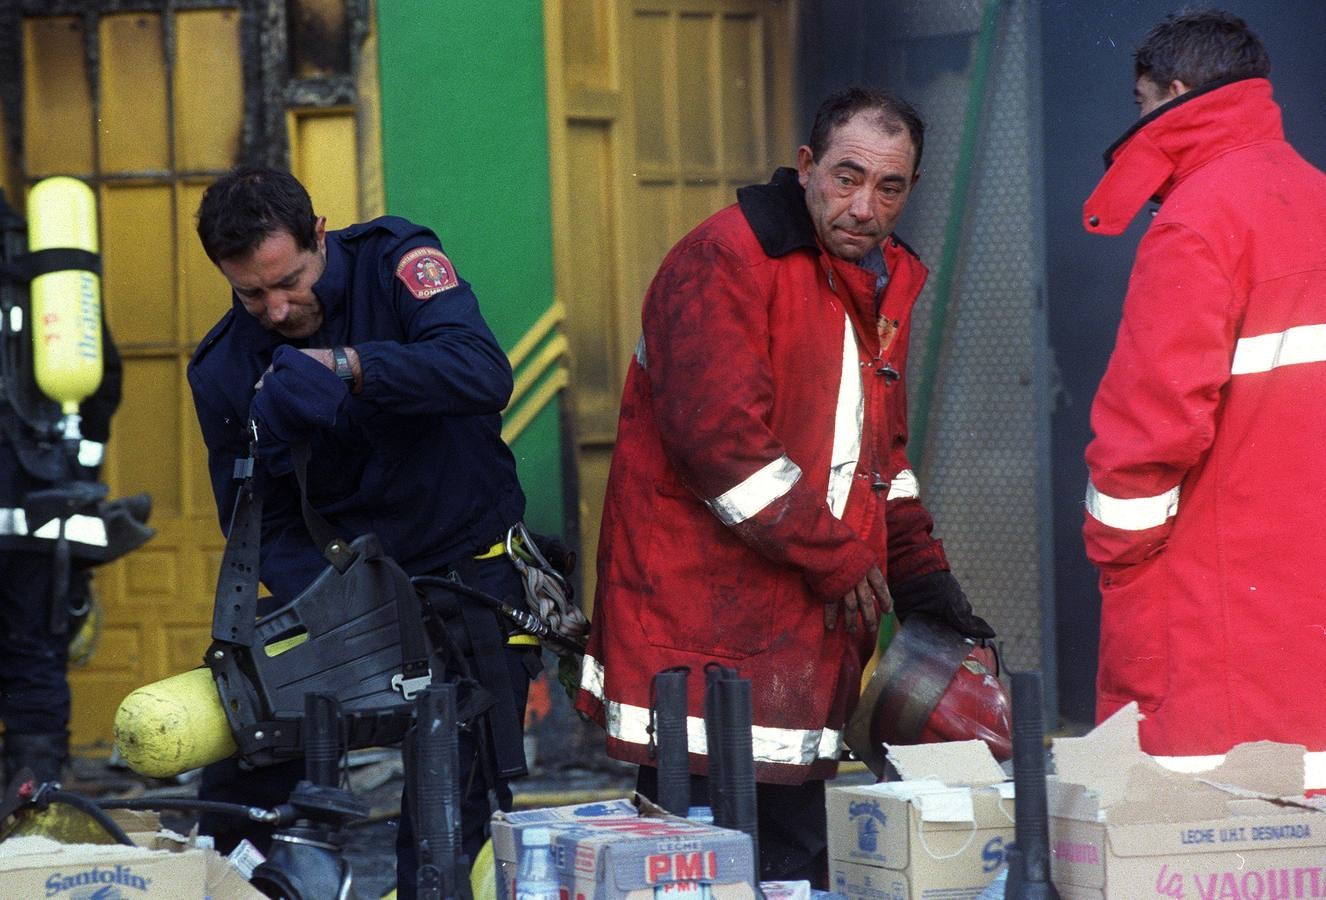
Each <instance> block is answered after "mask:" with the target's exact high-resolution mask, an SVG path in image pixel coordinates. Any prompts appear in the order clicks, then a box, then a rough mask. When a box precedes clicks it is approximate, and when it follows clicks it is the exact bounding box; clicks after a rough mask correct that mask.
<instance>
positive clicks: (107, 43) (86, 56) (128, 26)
mask: <svg viewBox="0 0 1326 900" xmlns="http://www.w3.org/2000/svg"><path fill="white" fill-rule="evenodd" d="M143 5H144V6H145V7H152V6H155V7H156V9H142V10H140V11H134V12H120V11H118V8H119V7H121V6H123V4H120V3H116V2H109V0H108V2H107V3H105V9H106V11H105V12H101V13H92V12H90V13H88V14H87V15H80V16H72V15H71V16H29V17H26V18H24V19H23V23H22V28H23V35H22V78H23V92H24V111H23V123H22V124H23V136H24V153H23V159H22V165H21V168H22V177H23V181H24V184H25V185H30V184H32V183H33V182H35V181H37V180H39V179H41V178H43V177H46V176H48V175H55V174H61V175H73V176H75V177H78V178H82V179H84V180H85V181H87V182H88V183H89V184H91V185H92V186H93V188H94V189H95V191H96V194H97V199H98V204H99V211H100V222H99V228H100V235H101V248H102V267H103V279H102V302H103V307H104V310H105V315H106V318H107V321H108V323H109V325H110V328H111V333H112V334H113V336H114V338H115V341H116V344H117V345H118V347H119V349H120V353H121V355H122V356H123V358H124V399H123V402H122V403H121V406H120V410H119V412H118V414H117V415H116V417H115V419H114V421H113V423H112V429H111V431H112V433H111V441H110V444H109V446H108V448H107V461H106V464H105V466H104V469H103V478H104V479H105V480H106V481H107V483H108V484H109V485H110V487H111V493H112V496H123V495H127V494H133V493H137V492H139V491H147V492H148V493H150V494H151V495H152V500H153V512H152V519H151V523H150V524H151V525H152V527H153V528H155V529H156V531H157V534H156V537H155V538H153V539H152V541H151V542H149V543H148V544H147V545H146V546H145V547H143V548H141V549H139V550H137V551H135V552H134V553H132V554H130V555H129V556H127V557H125V558H124V559H122V560H120V561H118V562H116V563H114V564H111V565H109V566H104V567H102V568H100V569H98V570H97V574H96V582H95V584H96V590H97V592H98V596H99V598H100V600H101V602H102V605H103V609H104V611H105V624H104V627H103V630H102V633H101V636H100V641H99V645H98V648H97V650H96V653H95V654H94V656H93V658H92V661H91V662H90V663H89V664H88V665H87V667H86V668H83V669H79V670H76V671H74V672H72V673H71V677H70V682H71V685H72V687H73V692H74V709H73V721H72V723H71V729H72V731H73V742H74V745H75V748H76V749H78V748H82V749H87V748H89V747H90V745H94V744H100V745H108V744H109V741H110V737H111V722H112V720H113V717H114V714H115V710H116V708H117V707H118V705H119V703H120V701H121V700H122V699H123V698H124V696H125V694H127V693H128V692H129V691H131V690H133V689H134V688H136V687H139V686H140V685H143V684H146V683H149V682H152V681H155V680H157V679H159V678H162V677H165V676H167V675H172V674H175V673H177V672H181V671H184V670H186V669H189V668H192V667H195V666H197V665H199V664H201V661H202V654H203V651H204V650H205V649H206V647H207V644H208V642H209V640H210V633H211V615H212V601H213V595H214V591H215V586H216V575H217V571H218V568H219V565H220V559H221V551H222V549H223V543H224V541H223V538H222V533H221V529H220V526H219V523H218V521H217V515H216V507H215V503H214V500H213V496H212V490H211V485H210V482H209V480H208V477H207V469H206V451H205V449H204V447H203V444H202V436H201V434H200V433H199V431H198V425H197V420H196V418H195V416H194V412H193V401H192V398H191V396H190V394H189V388H188V383H187V381H186V376H185V368H186V365H187V363H188V360H189V357H190V355H191V354H192V352H193V349H194V347H196V346H197V344H198V342H199V341H200V340H201V339H202V337H203V336H204V335H205V334H206V333H207V331H208V329H209V328H210V327H211V326H212V325H213V324H214V323H215V322H216V320H217V319H218V318H220V317H221V315H222V314H224V312H225V311H226V310H227V309H229V308H230V289H229V287H228V286H227V285H226V283H225V281H224V279H222V277H221V276H220V274H219V273H218V272H217V271H216V269H215V267H214V266H213V265H212V264H211V262H210V261H209V260H208V259H207V257H206V255H205V254H204V253H203V251H202V248H201V246H200V245H199V243H198V239H197V236H196V233H195V231H194V213H195V211H196V210H197V208H198V201H199V200H200V198H201V196H202V192H203V190H204V189H205V188H206V187H207V185H208V184H210V183H211V182H212V181H213V180H214V179H215V178H216V177H217V176H219V175H221V174H223V173H224V172H225V171H226V170H228V169H230V168H231V167H233V166H234V165H235V164H236V163H237V162H238V161H239V156H240V147H241V140H242V137H243V133H244V129H245V126H246V122H248V123H249V124H250V125H252V123H253V122H254V120H255V119H256V118H257V110H255V109H246V107H245V102H246V95H245V82H246V79H245V75H246V72H245V66H244V64H243V62H242V59H243V57H242V53H241V51H242V44H243V42H244V41H245V29H246V28H247V29H249V30H250V31H254V30H256V29H257V28H258V27H259V23H256V22H245V21H243V15H242V13H241V11H240V10H239V8H238V7H239V4H238V3H225V2H218V3H215V4H211V5H209V6H204V4H201V3H199V4H191V5H189V6H188V7H186V8H180V7H179V5H178V4H175V3H171V2H166V0H158V2H157V3H155V4H151V3H146V4H143ZM89 6H95V4H89ZM88 28H91V29H92V31H91V33H89V32H88V31H87V29H88ZM366 32H367V33H366V35H365V38H364V41H363V45H362V46H363V48H364V51H365V58H369V59H371V58H372V57H371V54H372V53H373V52H375V47H376V43H375V37H374V34H373V30H372V27H371V23H370V24H369V27H368V28H367V29H366ZM93 62H94V63H95V69H93V68H92V63H93ZM295 68H296V69H297V68H298V67H297V66H296V67H295ZM375 71H376V70H375V68H374V66H373V65H371V64H370V65H365V66H362V67H361V74H360V76H359V77H357V79H356V84H355V96H356V98H358V99H359V100H361V101H363V102H364V104H365V105H366V106H367V107H368V108H369V109H370V111H373V110H375V109H376V106H375V98H376V82H375V78H374V73H375ZM248 74H249V75H250V76H252V73H251V72H250V73H248ZM295 74H297V75H298V74H300V73H299V72H296V73H295ZM303 74H310V73H303ZM312 74H317V73H312ZM250 81H252V78H250ZM364 116H365V113H364V110H361V109H358V108H357V107H356V106H355V105H346V104H344V103H341V104H339V105H309V106H291V107H289V108H288V109H286V111H285V130H286V134H285V135H284V137H285V140H286V141H287V142H288V146H289V150H290V159H291V168H292V170H293V171H294V172H295V174H296V175H298V176H299V177H300V178H301V180H302V181H303V182H304V183H305V185H306V186H307V187H308V188H309V193H310V194H311V195H312V197H313V202H314V206H315V208H316V209H318V211H319V212H321V213H322V214H324V215H326V216H327V218H328V223H329V225H330V227H334V228H335V227H343V226H345V225H349V224H351V223H352V222H354V221H357V220H358V219H359V218H360V216H361V214H363V213H365V212H367V213H370V214H376V213H378V212H380V210H381V196H380V181H379V180H375V179H371V178H363V177H362V176H363V173H364V172H365V171H368V172H369V173H370V175H372V174H374V173H375V172H376V168H377V166H378V159H379V157H378V154H377V152H376V144H375V142H376V138H377V132H376V130H375V129H374V128H371V127H364V125H363V124H362V122H361V118H362V117H364ZM368 118H370V119H371V116H369V117H368ZM361 133H364V134H366V135H367V137H368V139H369V141H372V142H373V145H372V146H370V145H369V144H368V143H366V142H363V141H361V140H360V135H361ZM365 181H369V182H371V186H370V187H368V188H365V187H363V185H364V182H365Z"/></svg>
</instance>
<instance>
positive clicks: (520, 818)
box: [492, 796, 755, 900]
mask: <svg viewBox="0 0 1326 900" xmlns="http://www.w3.org/2000/svg"><path fill="white" fill-rule="evenodd" d="M492 824H493V856H494V857H495V859H496V865H497V895H498V898H499V900H501V898H508V900H509V898H511V897H513V896H514V890H513V881H514V876H515V872H516V868H517V861H518V860H519V859H520V850H521V833H522V832H523V831H524V830H525V829H526V828H529V827H531V826H536V825H537V826H541V827H545V828H547V829H548V830H549V832H550V835H551V837H552V847H553V858H554V860H555V861H556V865H557V872H558V878H559V881H560V882H561V888H562V897H563V900H653V898H654V891H655V889H659V893H660V895H662V894H667V893H668V892H670V891H671V892H674V893H677V895H678V896H681V895H683V894H687V893H689V891H688V890H686V888H687V887H689V886H690V885H693V884H695V883H702V884H703V885H704V886H705V887H706V888H707V889H708V892H709V894H710V896H711V897H712V898H714V900H753V898H754V896H755V891H754V889H753V888H752V886H751V877H752V875H753V874H754V871H755V869H754V861H753V857H752V850H751V840H750V836H749V835H747V834H745V833H744V832H741V831H733V830H730V829H727V828H718V827H716V826H713V825H702V824H699V823H696V822H692V821H690V820H688V819H681V818H678V817H676V816H672V815H668V814H666V813H664V812H663V811H662V810H661V809H660V808H658V807H657V806H654V805H653V804H651V803H649V802H648V801H647V800H644V799H642V798H640V797H638V796H637V797H636V798H635V800H634V801H632V800H626V799H620V800H609V801H605V802H601V803H586V804H582V805H579V806H556V807H548V808H546V809H531V810H523V811H517V812H508V813H501V812H499V813H494V814H493V823H492Z"/></svg>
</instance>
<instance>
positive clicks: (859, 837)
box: [825, 741, 1014, 900]
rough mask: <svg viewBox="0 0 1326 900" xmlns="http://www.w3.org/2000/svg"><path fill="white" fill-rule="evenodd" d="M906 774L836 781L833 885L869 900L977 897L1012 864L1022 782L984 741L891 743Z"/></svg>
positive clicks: (830, 794)
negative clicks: (1008, 860) (1016, 791)
mask: <svg viewBox="0 0 1326 900" xmlns="http://www.w3.org/2000/svg"><path fill="white" fill-rule="evenodd" d="M887 749H888V755H889V760H890V761H891V762H892V763H893V765H894V768H896V769H897V770H898V773H899V774H900V775H901V776H902V780H901V781H889V782H882V783H880V784H870V785H855V786H842V787H830V788H829V789H828V791H827V792H826V794H825V806H826V811H827V815H828V825H829V887H830V888H831V889H832V890H834V891H837V892H838V893H840V894H844V895H846V896H847V897H849V898H869V900H925V898H933V900H938V898H943V900H967V898H972V897H975V896H976V895H978V894H979V893H980V892H981V891H982V890H984V888H985V887H986V886H987V885H988V884H989V883H990V882H991V881H992V880H994V877H995V875H996V874H997V873H998V872H999V870H1000V869H1002V868H1003V866H1004V855H1005V851H1006V849H1007V847H1008V846H1009V845H1010V844H1012V843H1013V831H1014V828H1013V815H1014V809H1013V785H1012V783H1011V782H1009V781H1008V780H1007V779H1006V777H1005V775H1004V770H1003V769H1002V768H1000V766H999V764H998V763H997V762H995V759H994V757H993V756H991V755H990V750H989V748H988V747H986V745H985V744H984V743H983V742H981V741H955V742H952V743H946V744H921V745H916V746H910V747H900V746H889V747H888V748H887Z"/></svg>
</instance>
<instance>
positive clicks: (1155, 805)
mask: <svg viewBox="0 0 1326 900" xmlns="http://www.w3.org/2000/svg"><path fill="white" fill-rule="evenodd" d="M1137 726H1138V712H1137V706H1136V704H1129V705H1128V706H1126V707H1124V708H1123V709H1121V710H1120V711H1119V712H1117V713H1115V715H1114V716H1112V717H1111V718H1109V719H1108V720H1106V721H1105V722H1103V723H1101V724H1100V725H1099V726H1098V727H1097V728H1096V729H1095V730H1093V731H1092V732H1090V733H1089V734H1087V735H1085V736H1083V737H1078V738H1059V739H1056V740H1055V741H1053V743H1052V748H1051V752H1052V754H1053V760H1054V766H1053V767H1054V774H1053V775H1052V776H1050V778H1049V779H1048V782H1047V785H1046V788H1047V797H1048V802H1049V813H1050V874H1051V878H1052V879H1053V881H1054V884H1055V887H1056V888H1057V889H1058V891H1059V894H1060V896H1062V897H1064V898H1072V900H1078V898H1090V900H1097V898H1119V900H1135V898H1138V897H1168V898H1173V900H1270V898H1273V897H1274V898H1277V900H1291V898H1292V900H1297V898H1307V897H1324V896H1326V811H1323V807H1322V801H1321V800H1319V799H1317V798H1305V797H1304V789H1303V785H1304V748H1303V747H1302V746H1300V745H1293V744H1277V743H1272V742H1269V741H1263V742H1257V743H1248V744H1240V745H1239V746H1237V747H1235V748H1234V749H1232V750H1231V751H1230V752H1229V753H1228V754H1226V755H1225V757H1224V759H1223V761H1222V762H1221V763H1220V765H1219V766H1217V767H1216V768H1213V769H1210V770H1207V771H1202V772H1197V773H1182V772H1178V771H1173V770H1172V769H1171V768H1167V767H1166V766H1163V765H1161V764H1160V763H1159V762H1157V761H1156V760H1155V759H1153V758H1152V757H1150V756H1148V755H1147V754H1145V753H1143V752H1142V750H1141V747H1140V744H1139V742H1138V734H1137Z"/></svg>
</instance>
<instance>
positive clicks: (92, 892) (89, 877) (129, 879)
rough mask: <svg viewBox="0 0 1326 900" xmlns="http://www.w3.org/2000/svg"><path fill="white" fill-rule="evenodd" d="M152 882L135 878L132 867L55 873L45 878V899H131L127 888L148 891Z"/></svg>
mask: <svg viewBox="0 0 1326 900" xmlns="http://www.w3.org/2000/svg"><path fill="white" fill-rule="evenodd" d="M151 883H152V879H150V878H145V877H143V876H142V875H135V874H134V873H133V868H132V867H130V866H123V865H119V864H117V865H116V866H115V868H113V869H112V868H107V867H103V866H93V867H92V868H90V869H84V870H83V871H81V872H75V873H73V874H71V875H66V874H64V873H63V872H55V873H53V874H52V875H51V877H50V878H47V879H46V896H47V897H58V896H62V895H63V896H64V897H66V898H68V900H123V898H125V897H131V896H132V894H126V893H125V892H124V889H127V890H131V891H146V890H147V888H148V886H149V885H150V884H151ZM66 891H67V892H68V893H66Z"/></svg>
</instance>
